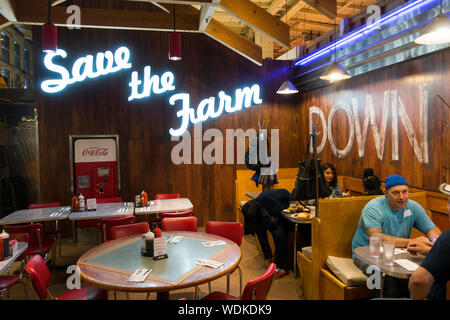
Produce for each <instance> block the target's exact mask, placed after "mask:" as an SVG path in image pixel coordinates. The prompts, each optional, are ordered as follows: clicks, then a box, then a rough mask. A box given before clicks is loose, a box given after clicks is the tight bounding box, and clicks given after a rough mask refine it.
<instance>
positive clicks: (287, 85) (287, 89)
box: [277, 1, 298, 94]
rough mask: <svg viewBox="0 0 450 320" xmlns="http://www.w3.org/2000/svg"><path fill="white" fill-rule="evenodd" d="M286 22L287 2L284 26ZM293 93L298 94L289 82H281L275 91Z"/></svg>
mask: <svg viewBox="0 0 450 320" xmlns="http://www.w3.org/2000/svg"><path fill="white" fill-rule="evenodd" d="M287 22H288V21H287V1H286V24H287ZM294 93H298V90H297V88H296V87H295V86H294V85H293V84H292V82H290V81H289V80H286V81H285V82H283V84H282V85H281V87H280V88H279V89H278V90H277V94H294Z"/></svg>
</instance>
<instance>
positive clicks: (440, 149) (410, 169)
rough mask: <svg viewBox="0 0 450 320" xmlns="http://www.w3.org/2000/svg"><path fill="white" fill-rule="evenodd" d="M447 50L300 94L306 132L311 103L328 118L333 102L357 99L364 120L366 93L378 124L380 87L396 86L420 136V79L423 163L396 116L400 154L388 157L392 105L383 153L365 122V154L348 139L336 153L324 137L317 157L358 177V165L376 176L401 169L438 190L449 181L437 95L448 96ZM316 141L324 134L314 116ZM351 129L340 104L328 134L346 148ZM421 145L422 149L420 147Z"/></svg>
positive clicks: (448, 149) (449, 146) (448, 116)
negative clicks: (423, 102) (340, 153)
mask: <svg viewBox="0 0 450 320" xmlns="http://www.w3.org/2000/svg"><path fill="white" fill-rule="evenodd" d="M449 80H450V50H449V49H447V50H444V51H441V52H439V53H436V54H432V55H428V56H425V57H423V58H420V59H415V60H411V61H407V62H404V63H401V64H397V65H394V66H392V67H389V68H385V69H381V70H378V71H374V72H371V73H368V74H364V75H361V76H358V77H356V78H352V79H350V80H346V81H342V82H337V83H335V84H331V85H329V86H326V87H322V88H318V89H316V90H313V91H310V92H305V93H303V95H302V100H301V101H300V102H299V103H300V105H301V113H302V117H301V119H302V122H301V124H300V126H301V128H302V130H303V134H302V135H306V134H307V129H306V128H308V126H309V120H308V114H309V108H310V107H312V106H317V107H319V108H320V109H321V110H322V111H323V113H324V116H325V119H326V122H327V124H328V125H329V123H328V117H329V114H330V111H331V109H332V107H333V105H336V104H337V105H348V106H349V107H350V109H351V108H352V103H353V101H354V100H353V99H356V101H357V105H358V113H359V119H358V120H359V122H360V124H361V127H362V126H363V123H364V112H365V109H366V106H367V103H366V101H367V95H370V96H371V97H372V99H373V104H374V111H375V118H376V125H377V126H378V128H380V127H381V118H382V113H383V100H384V93H385V92H386V91H387V92H392V91H394V90H396V91H397V94H398V96H399V97H400V98H401V100H402V102H403V105H404V107H405V110H406V113H407V115H408V117H409V119H410V121H411V124H412V128H413V130H414V134H415V138H416V139H417V141H418V143H419V144H420V143H421V142H422V134H421V132H420V120H421V118H422V117H423V116H424V115H423V114H421V112H420V85H424V84H425V85H426V89H427V92H426V101H427V104H428V109H427V110H426V111H425V112H426V114H427V116H428V123H427V130H428V131H427V133H428V137H427V142H428V153H429V161H428V163H420V162H419V161H418V157H417V156H416V155H415V153H414V149H413V147H412V146H411V144H410V142H409V140H408V136H407V133H406V131H405V126H404V125H403V124H402V121H401V119H400V117H399V119H398V130H399V139H398V143H399V160H397V161H394V160H393V159H392V152H391V150H392V144H393V141H392V127H391V126H392V122H393V119H392V108H390V109H389V113H388V121H387V133H386V145H385V150H384V155H383V158H382V159H381V160H380V159H378V158H377V152H376V148H375V142H374V141H375V140H374V138H373V132H374V130H373V128H371V126H370V125H369V131H368V137H367V143H366V146H365V156H364V157H363V158H360V157H359V155H358V143H357V140H356V135H355V141H354V143H353V145H352V148H351V151H350V153H349V154H348V155H347V156H345V157H343V158H338V157H337V156H336V155H335V154H333V152H332V149H331V146H330V142H329V140H328V139H327V142H326V145H325V149H324V150H323V152H321V153H320V155H319V158H320V159H321V160H322V163H325V162H332V163H333V164H334V165H335V167H336V169H337V172H338V174H339V175H346V176H352V177H362V174H363V169H364V168H366V167H371V168H373V169H374V170H375V173H376V174H377V175H378V176H379V177H380V179H381V180H383V181H384V180H385V179H386V178H387V177H388V176H389V175H391V174H401V175H403V176H404V177H405V178H406V180H407V181H408V182H409V184H410V185H411V186H413V187H417V188H420V189H425V190H429V191H438V188H439V185H440V184H441V183H442V182H450V158H449V155H450V141H449V138H450V135H449V131H450V130H449V128H450V125H449V124H450V109H449V108H448V107H447V106H445V104H443V103H442V102H441V100H439V99H438V97H437V94H439V95H441V96H442V97H443V98H444V99H446V100H447V102H448V101H450V89H449V87H448V85H447V84H448V83H449ZM318 131H319V133H320V135H319V136H318V144H320V142H321V141H322V137H323V134H324V132H323V131H324V130H323V126H322V124H321V122H320V121H319V127H318ZM349 131H350V125H349V121H348V120H347V116H346V115H345V112H344V111H343V110H338V111H337V113H336V114H335V117H334V120H333V121H332V129H331V132H332V136H333V139H334V141H335V144H336V146H337V148H338V149H340V150H342V149H344V148H345V146H346V145H347V142H348V140H349V139H348V137H349ZM422 151H423V150H422Z"/></svg>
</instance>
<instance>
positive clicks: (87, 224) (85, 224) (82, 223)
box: [76, 197, 123, 242]
mask: <svg viewBox="0 0 450 320" xmlns="http://www.w3.org/2000/svg"><path fill="white" fill-rule="evenodd" d="M86 200H87V199H86ZM96 202H97V203H120V202H123V201H122V198H121V197H113V198H103V199H96ZM100 223H101V219H88V220H78V221H77V229H85V228H96V229H97V242H98V233H99V231H101V225H100ZM76 239H77V242H78V237H76Z"/></svg>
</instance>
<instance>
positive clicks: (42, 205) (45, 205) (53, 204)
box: [28, 202, 61, 259]
mask: <svg viewBox="0 0 450 320" xmlns="http://www.w3.org/2000/svg"><path fill="white" fill-rule="evenodd" d="M60 206H61V204H60V203H59V202H46V203H32V204H30V205H29V206H28V209H43V208H54V207H60ZM58 233H59V229H58V224H56V230H55V233H49V232H47V231H46V230H45V225H44V236H45V238H46V239H47V238H50V239H55V240H56V238H57V236H58ZM59 255H61V242H60V243H59ZM53 259H56V252H55V247H53Z"/></svg>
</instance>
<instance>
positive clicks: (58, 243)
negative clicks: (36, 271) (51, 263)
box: [54, 220, 61, 265]
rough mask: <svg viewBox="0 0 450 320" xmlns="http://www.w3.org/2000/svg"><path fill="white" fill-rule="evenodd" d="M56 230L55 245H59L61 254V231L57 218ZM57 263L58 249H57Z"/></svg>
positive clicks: (59, 253)
mask: <svg viewBox="0 0 450 320" xmlns="http://www.w3.org/2000/svg"><path fill="white" fill-rule="evenodd" d="M55 232H56V243H55V246H58V251H59V252H58V255H59V256H61V232H60V231H59V225H58V220H55ZM54 252H55V257H54V259H55V265H56V249H55V251H54Z"/></svg>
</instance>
